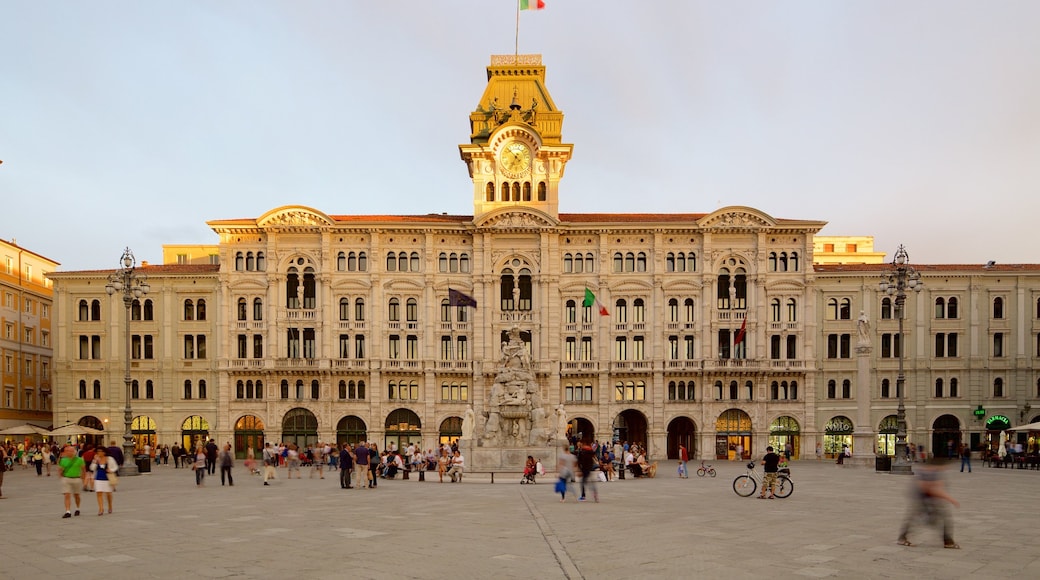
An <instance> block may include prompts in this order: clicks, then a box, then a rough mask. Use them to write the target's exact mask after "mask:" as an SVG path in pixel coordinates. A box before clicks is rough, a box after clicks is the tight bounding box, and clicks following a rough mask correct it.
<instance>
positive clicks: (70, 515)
mask: <svg viewBox="0 0 1040 580" xmlns="http://www.w3.org/2000/svg"><path fill="white" fill-rule="evenodd" d="M71 517H72V514H71V513H69V512H65V515H63V516H61V519H65V518H71Z"/></svg>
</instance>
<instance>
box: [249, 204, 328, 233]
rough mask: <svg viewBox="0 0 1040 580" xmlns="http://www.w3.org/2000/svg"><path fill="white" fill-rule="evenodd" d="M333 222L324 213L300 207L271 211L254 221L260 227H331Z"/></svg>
mask: <svg viewBox="0 0 1040 580" xmlns="http://www.w3.org/2000/svg"><path fill="white" fill-rule="evenodd" d="M334 223H335V222H333V221H332V218H330V217H329V216H327V215H325V214H324V213H322V212H320V211H318V210H315V209H311V208H309V207H305V206H302V205H287V206H283V207H279V208H276V209H273V210H271V211H269V212H267V213H265V214H264V215H262V216H260V217H259V218H257V220H256V225H257V226H260V227H275V228H277V227H296V226H317V227H322V226H331V225H334Z"/></svg>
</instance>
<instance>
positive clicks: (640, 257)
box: [636, 252, 646, 272]
mask: <svg viewBox="0 0 1040 580" xmlns="http://www.w3.org/2000/svg"><path fill="white" fill-rule="evenodd" d="M636 272H646V253H645V252H639V253H638V254H636Z"/></svg>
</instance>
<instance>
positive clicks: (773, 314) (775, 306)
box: [769, 298, 780, 350]
mask: <svg viewBox="0 0 1040 580" xmlns="http://www.w3.org/2000/svg"><path fill="white" fill-rule="evenodd" d="M769 311H770V319H771V320H772V321H773V322H780V299H779V298H773V299H772V300H770V301H769ZM777 350H779V346H778V347H777Z"/></svg>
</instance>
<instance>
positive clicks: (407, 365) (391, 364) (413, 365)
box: [383, 359, 422, 371]
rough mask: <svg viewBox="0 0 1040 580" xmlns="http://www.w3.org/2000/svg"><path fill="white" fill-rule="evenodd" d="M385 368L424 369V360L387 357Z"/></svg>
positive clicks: (384, 363) (384, 362)
mask: <svg viewBox="0 0 1040 580" xmlns="http://www.w3.org/2000/svg"><path fill="white" fill-rule="evenodd" d="M383 368H384V369H399V370H406V371H417V370H422V361H418V360H401V359H386V360H384V361H383Z"/></svg>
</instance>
